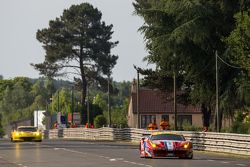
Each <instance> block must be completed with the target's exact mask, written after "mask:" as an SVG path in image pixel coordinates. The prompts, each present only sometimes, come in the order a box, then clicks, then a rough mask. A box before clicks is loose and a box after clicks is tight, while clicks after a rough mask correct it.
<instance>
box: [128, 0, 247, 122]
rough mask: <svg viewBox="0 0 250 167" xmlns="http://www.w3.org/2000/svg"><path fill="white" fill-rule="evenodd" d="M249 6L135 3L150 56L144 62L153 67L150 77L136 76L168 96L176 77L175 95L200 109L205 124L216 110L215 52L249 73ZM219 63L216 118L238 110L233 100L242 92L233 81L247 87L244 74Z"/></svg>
mask: <svg viewBox="0 0 250 167" xmlns="http://www.w3.org/2000/svg"><path fill="white" fill-rule="evenodd" d="M248 4H249V3H248V2H247V1H204V0H195V1H189V0H179V1H172V0H157V1H156V0H151V1H144V0H136V2H135V3H133V5H134V7H135V13H136V14H137V15H139V16H141V17H142V18H143V19H144V22H145V23H144V25H143V26H142V27H141V28H140V30H141V32H142V33H143V34H144V38H145V41H146V48H147V49H148V51H149V55H148V56H147V57H145V60H147V61H148V62H149V63H154V64H156V67H157V68H156V70H155V71H152V70H141V71H140V72H141V73H142V74H144V75H146V77H145V80H146V81H144V83H145V84H148V85H150V86H151V87H154V88H159V89H161V90H163V91H165V92H170V91H172V89H173V86H172V81H171V78H172V77H173V73H175V74H176V76H177V83H178V84H177V88H178V90H181V91H182V92H185V93H186V95H185V96H184V97H185V99H184V102H189V103H190V101H191V103H193V104H197V105H199V106H204V107H203V109H204V110H203V111H202V112H203V113H204V120H206V121H209V119H210V115H211V113H213V112H214V104H215V51H218V53H219V56H220V58H222V59H223V60H224V61H226V62H230V63H233V64H240V63H239V62H244V63H245V64H244V65H243V64H242V66H244V67H245V69H247V68H249V60H248V57H249V56H247V55H248V54H249V53H248V52H249V44H250V42H249V11H248V10H249V5H248ZM243 10H244V11H245V12H244V11H243ZM236 13H239V14H236ZM247 13H248V14H247ZM235 14H236V17H235V18H236V22H235V20H234V19H235V18H234V15H235ZM235 23H236V24H235ZM229 35H230V36H229ZM227 37H229V38H228V39H227ZM224 39H227V42H226V41H225V40H224ZM230 52H231V53H230ZM238 53H239V54H238ZM230 54H231V55H230ZM232 55H234V56H232ZM240 55H242V56H240ZM243 55H244V56H243ZM241 57H242V58H241ZM222 59H219V62H218V64H219V66H218V67H219V69H218V73H219V87H220V90H219V99H220V106H219V108H220V111H221V112H220V113H221V116H220V118H222V115H223V114H228V115H233V112H234V111H235V110H236V109H238V108H240V107H243V106H242V105H241V104H242V101H241V100H240V99H239V96H237V93H238V91H239V88H240V87H241V88H242V85H240V84H241V83H242V82H238V81H239V80H242V78H245V80H247V81H249V75H248V76H246V75H245V71H244V70H242V69H234V68H232V67H230V66H228V65H227V64H225V63H223V62H222V61H221V60H222ZM233 59H235V60H236V61H234V60H233ZM246 94H247V93H246ZM208 111H209V112H208ZM210 111H211V112H210ZM207 113H210V114H207ZM206 115H207V116H206ZM213 115H215V114H213ZM205 116H206V117H205ZM213 119H214V118H213ZM220 122H221V121H220Z"/></svg>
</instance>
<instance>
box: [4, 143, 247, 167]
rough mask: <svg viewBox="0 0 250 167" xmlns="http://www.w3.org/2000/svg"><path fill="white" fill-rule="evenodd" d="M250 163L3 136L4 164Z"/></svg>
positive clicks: (211, 166)
mask: <svg viewBox="0 0 250 167" xmlns="http://www.w3.org/2000/svg"><path fill="white" fill-rule="evenodd" d="M117 166H119V167H160V166H171V167H250V158H241V157H235V156H230V155H221V154H211V153H204V152H199V151H195V152H194V159H192V160H185V159H177V158H160V159H144V158H140V157H139V154H138V149H137V146H136V145H131V144H126V143H115V142H92V141H89V142H87V141H72V140H71V141H65V140H44V141H43V142H41V143H35V142H19V143H11V142H10V141H6V140H0V167H117Z"/></svg>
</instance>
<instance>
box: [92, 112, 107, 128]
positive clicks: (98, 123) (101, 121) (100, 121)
mask: <svg viewBox="0 0 250 167" xmlns="http://www.w3.org/2000/svg"><path fill="white" fill-rule="evenodd" d="M106 124H107V120H106V118H105V117H104V116H103V115H98V116H96V117H95V119H94V126H95V128H101V127H103V126H105V125H106Z"/></svg>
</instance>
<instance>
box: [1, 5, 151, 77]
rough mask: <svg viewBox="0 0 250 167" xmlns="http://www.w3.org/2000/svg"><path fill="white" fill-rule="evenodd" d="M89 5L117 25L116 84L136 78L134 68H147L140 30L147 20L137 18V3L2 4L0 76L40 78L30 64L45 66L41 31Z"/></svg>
mask: <svg viewBox="0 0 250 167" xmlns="http://www.w3.org/2000/svg"><path fill="white" fill-rule="evenodd" d="M83 2H89V3H90V4H92V5H93V6H94V7H96V8H98V10H100V11H101V12H102V14H103V17H102V20H103V21H105V22H106V24H113V25H114V27H113V31H114V34H113V39H112V41H116V40H118V41H119V44H118V46H117V47H116V48H114V49H112V51H111V52H112V53H113V54H116V55H118V56H119V59H118V62H117V64H116V66H115V68H114V69H113V75H112V76H113V78H114V80H115V81H124V80H125V81H132V79H133V78H136V71H135V70H134V68H133V64H135V65H137V66H139V67H143V68H144V67H150V66H147V62H143V57H145V56H146V55H147V52H146V50H145V43H144V40H143V35H142V34H141V33H140V32H138V28H139V27H140V26H141V25H142V24H143V20H142V19H141V18H140V17H138V16H136V15H133V11H134V8H133V5H132V2H133V0H22V1H20V0H1V2H0V20H1V24H0V27H1V28H0V60H1V61H0V75H3V77H4V79H11V78H14V77H17V76H25V77H30V78H38V77H39V72H38V71H36V70H34V69H33V67H32V66H31V65H30V63H41V62H43V60H44V54H45V52H44V50H43V48H42V45H41V43H39V42H38V41H37V40H36V32H37V30H38V29H42V28H47V27H48V23H49V21H50V20H54V19H55V18H56V17H60V16H61V15H62V13H63V10H64V9H66V8H69V7H70V6H71V5H73V4H80V3H83Z"/></svg>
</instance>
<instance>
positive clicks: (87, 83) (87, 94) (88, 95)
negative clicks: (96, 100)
mask: <svg viewBox="0 0 250 167" xmlns="http://www.w3.org/2000/svg"><path fill="white" fill-rule="evenodd" d="M86 93H87V115H88V127H90V124H89V118H90V116H89V86H88V83H87V92H86Z"/></svg>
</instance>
